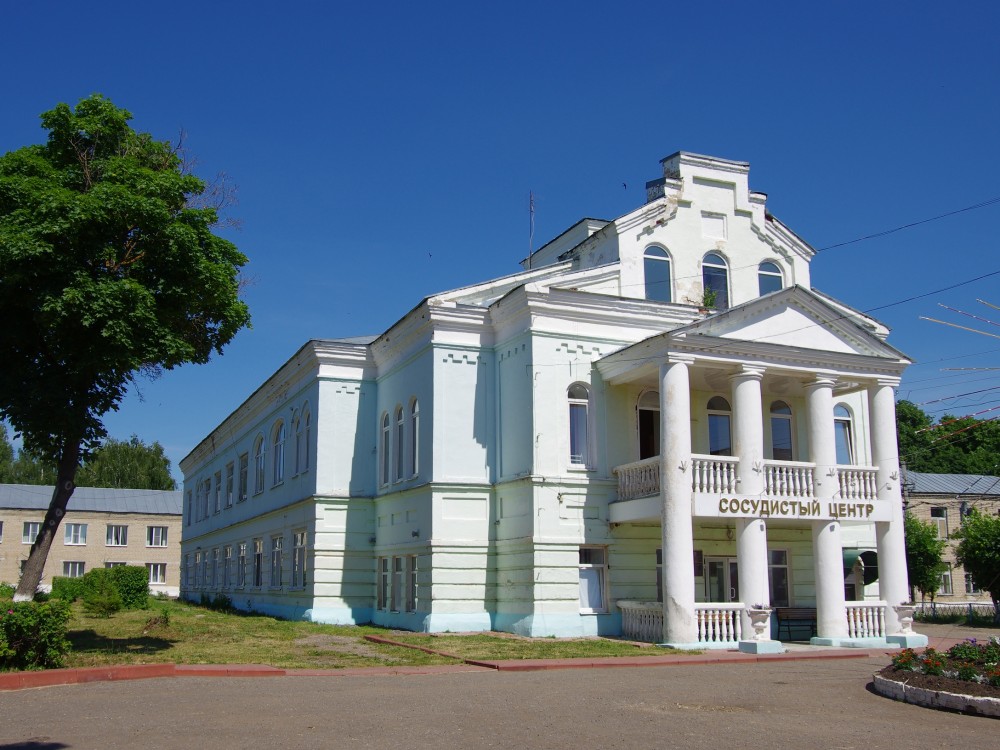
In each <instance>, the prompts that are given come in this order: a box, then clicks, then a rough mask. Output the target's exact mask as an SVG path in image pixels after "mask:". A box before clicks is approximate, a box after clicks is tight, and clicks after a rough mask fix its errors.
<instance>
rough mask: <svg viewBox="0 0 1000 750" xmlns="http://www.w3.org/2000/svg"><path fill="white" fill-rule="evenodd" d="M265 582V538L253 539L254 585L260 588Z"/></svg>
mask: <svg viewBox="0 0 1000 750" xmlns="http://www.w3.org/2000/svg"><path fill="white" fill-rule="evenodd" d="M263 583H264V540H263V539H254V540H253V585H254V587H256V588H260V587H261V586H262V585H263Z"/></svg>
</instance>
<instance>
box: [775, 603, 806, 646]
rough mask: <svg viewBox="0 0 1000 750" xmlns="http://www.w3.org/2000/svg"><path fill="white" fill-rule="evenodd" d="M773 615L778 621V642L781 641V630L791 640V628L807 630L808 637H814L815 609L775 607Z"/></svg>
mask: <svg viewBox="0 0 1000 750" xmlns="http://www.w3.org/2000/svg"><path fill="white" fill-rule="evenodd" d="M774 615H775V617H776V618H777V619H778V640H779V641H780V640H781V629H782V628H784V629H785V631H786V632H787V633H788V640H792V628H793V627H794V628H809V636H810V637H812V636H814V635H816V608H815V607H777V608H776V609H775V610H774Z"/></svg>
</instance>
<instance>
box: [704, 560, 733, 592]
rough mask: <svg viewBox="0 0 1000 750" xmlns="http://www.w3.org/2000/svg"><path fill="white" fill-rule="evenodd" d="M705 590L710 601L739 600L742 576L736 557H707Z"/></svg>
mask: <svg viewBox="0 0 1000 750" xmlns="http://www.w3.org/2000/svg"><path fill="white" fill-rule="evenodd" d="M705 568H706V573H707V574H706V576H705V586H706V587H707V589H708V590H707V591H706V592H705V594H706V597H707V598H708V601H710V602H725V603H728V602H738V601H739V600H740V576H739V568H738V567H737V565H736V558H735V557H707V558H705Z"/></svg>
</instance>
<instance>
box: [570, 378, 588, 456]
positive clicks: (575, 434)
mask: <svg viewBox="0 0 1000 750" xmlns="http://www.w3.org/2000/svg"><path fill="white" fill-rule="evenodd" d="M567 395H568V397H569V462H570V463H571V464H573V465H575V466H589V465H590V450H589V439H590V436H589V430H588V424H587V421H588V410H589V406H590V391H588V390H587V386H585V385H583V384H582V383H574V384H573V385H571V386H570V387H569V391H568V392H567Z"/></svg>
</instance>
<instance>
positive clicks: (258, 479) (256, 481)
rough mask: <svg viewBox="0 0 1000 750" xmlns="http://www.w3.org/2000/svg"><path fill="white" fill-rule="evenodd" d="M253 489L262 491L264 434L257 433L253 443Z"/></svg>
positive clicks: (255, 492) (256, 491)
mask: <svg viewBox="0 0 1000 750" xmlns="http://www.w3.org/2000/svg"><path fill="white" fill-rule="evenodd" d="M253 491H254V494H257V493H258V492H263V491H264V436H263V435H258V436H257V441H256V442H255V443H254V444H253Z"/></svg>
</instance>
